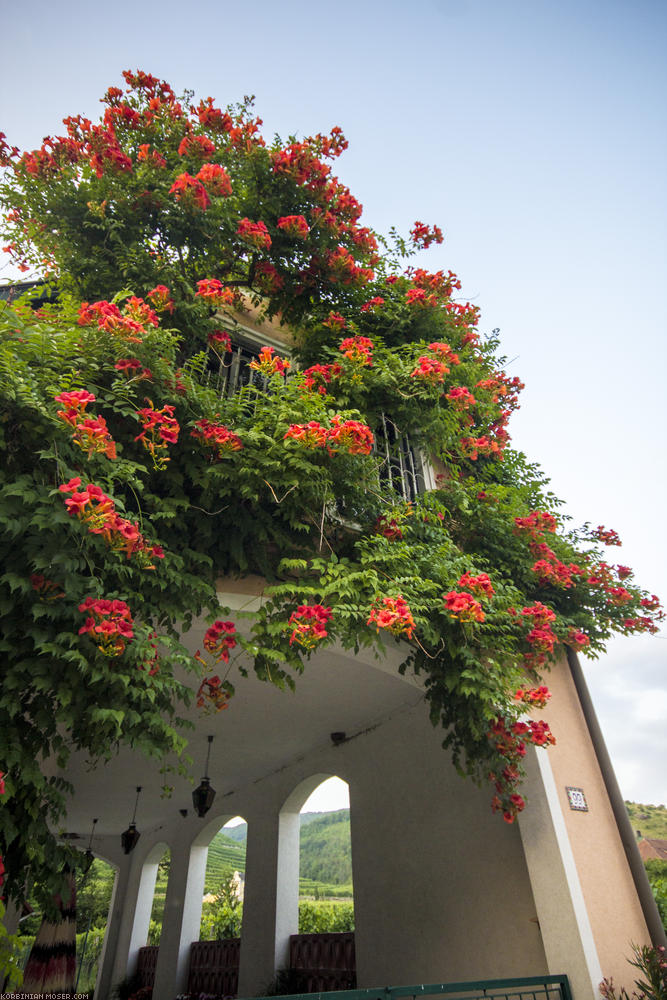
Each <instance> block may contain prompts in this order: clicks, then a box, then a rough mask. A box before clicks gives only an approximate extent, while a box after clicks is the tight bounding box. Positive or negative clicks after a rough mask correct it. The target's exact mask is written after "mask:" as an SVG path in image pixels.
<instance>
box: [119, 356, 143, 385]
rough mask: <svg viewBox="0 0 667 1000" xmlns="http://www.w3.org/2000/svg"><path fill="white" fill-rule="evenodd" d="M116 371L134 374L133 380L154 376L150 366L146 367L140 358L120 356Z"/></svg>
mask: <svg viewBox="0 0 667 1000" xmlns="http://www.w3.org/2000/svg"><path fill="white" fill-rule="evenodd" d="M114 368H115V369H116V371H119V372H124V373H125V375H130V376H132V380H133V381H140V380H141V379H148V380H149V381H150V379H152V378H153V373H152V372H151V370H150V368H144V367H143V365H142V364H141V361H139V359H138V358H120V359H119V360H118V361H117V362H116V364H115V365H114Z"/></svg>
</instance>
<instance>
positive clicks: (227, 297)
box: [195, 278, 236, 306]
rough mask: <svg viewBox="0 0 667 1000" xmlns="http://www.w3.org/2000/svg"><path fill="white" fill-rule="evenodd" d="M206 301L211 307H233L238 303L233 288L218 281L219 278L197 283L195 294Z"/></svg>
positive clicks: (204, 279)
mask: <svg viewBox="0 0 667 1000" xmlns="http://www.w3.org/2000/svg"><path fill="white" fill-rule="evenodd" d="M195 294H196V295H198V296H199V297H200V298H202V299H204V301H205V302H208V303H209V305H211V306H222V305H228V306H229V305H233V304H234V302H235V301H236V294H235V292H234V291H233V289H231V288H227V287H226V286H225V285H223V284H222V282H221V281H218V279H217V278H202V279H201V281H198V282H197V291H196V293H195Z"/></svg>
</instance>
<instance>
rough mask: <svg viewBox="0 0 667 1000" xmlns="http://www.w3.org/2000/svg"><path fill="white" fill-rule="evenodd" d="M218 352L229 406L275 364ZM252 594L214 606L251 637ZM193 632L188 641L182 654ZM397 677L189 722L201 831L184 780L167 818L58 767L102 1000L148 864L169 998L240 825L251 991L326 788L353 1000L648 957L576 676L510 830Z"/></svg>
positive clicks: (311, 683)
mask: <svg viewBox="0 0 667 1000" xmlns="http://www.w3.org/2000/svg"><path fill="white" fill-rule="evenodd" d="M251 319H252V318H251ZM235 336H236V337H237V349H236V351H235V352H234V355H233V359H234V360H233V361H232V365H231V366H230V367H229V369H228V370H227V373H226V377H227V378H229V380H230V383H231V388H232V389H233V388H234V386H235V385H236V384H238V381H239V380H242V379H243V378H244V377H245V374H246V372H249V369H248V368H247V358H248V356H249V355H250V354H252V351H253V349H255V348H256V347H257V346H258V345H259V344H261V343H266V342H267V340H268V342H269V343H271V342H274V343H276V344H277V345H279V344H280V337H279V336H278V332H277V331H276V330H275V329H271V328H266V327H264V328H262V327H258V325H257V324H254V325H253V324H252V323H251V321H250V320H248V322H247V323H246V324H244V325H242V327H241V328H240V329H239V330H235ZM250 374H252V373H251V372H250ZM384 446H385V447H386V448H387V455H388V458H389V462H388V463H387V466H388V467H389V468H390V469H393V470H395V472H396V475H397V481H398V482H399V483H400V485H401V489H402V490H403V491H404V492H403V495H404V496H406V497H408V496H409V495H410V491H411V490H413V489H415V488H416V485H415V484H417V486H420V488H424V485H428V483H426V482H425V479H426V476H427V472H419V471H417V464H418V463H414V462H413V463H412V464H411V460H409V445H406V444H405V442H396V441H390V440H389V438H388V437H386V438H385V442H384ZM406 456H407V458H406ZM420 476H421V477H422V482H421V484H420V483H419V478H420ZM264 589H265V582H264V581H263V580H262V579H261V578H258V577H247V578H245V579H240V580H236V579H234V580H232V579H221V580H220V581H219V585H218V592H219V599H220V603H221V605H223V606H225V607H230V608H231V609H232V610H233V612H234V613H235V615H239V614H241V613H245V614H246V615H248V616H252V613H253V611H256V610H257V608H258V607H259V606H260V605H261V602H262V601H263V600H264V599H265V598H264ZM237 620H239V619H237ZM247 620H248V621H250V620H251V618H248V619H247ZM239 627H242V626H241V625H239ZM203 631H204V626H203V625H200V626H199V627H198V628H195V629H193V630H192V631H191V632H190V633H188V635H187V637H186V638H187V642H188V644H189V645H190V648H191V650H192V651H193V652H194V650H195V649H197V648H198V647H201V645H202V636H203ZM403 658H404V657H403V655H402V652H401V648H400V646H399V645H398V644H395V643H394V642H393V640H390V641H389V642H388V644H387V651H386V654H385V655H384V656H383V657H381V658H377V657H376V656H375V654H374V653H372V652H368V651H364V650H362V651H360V652H359V653H357V654H356V655H355V654H353V653H351V652H349V651H344V650H343V649H340V648H336V647H329V648H327V649H326V650H323V651H322V652H320V653H318V654H316V655H314V656H313V658H312V660H311V662H310V664H309V667H308V669H307V671H306V672H305V674H304V676H303V677H302V678H300V679H299V682H298V684H297V690H296V692H295V693H294V694H292V693H289V692H281V691H278V690H277V689H275V688H274V687H273V686H270V685H266V684H262V683H261V682H260V681H259V680H257V678H256V677H255V676H254V674H251V675H250V676H249V678H248V679H247V680H246V681H245V682H244V683H242V684H239V685H238V690H237V694H236V696H235V699H234V701H233V705H232V707H231V708H230V710H229V711H227V712H224V713H220V714H218V715H216V716H210V717H207V718H205V719H203V720H202V718H201V717H200V715H199V713H198V712H197V711H196V710H192V711H191V718H192V720H193V722H196V730H195V731H194V734H193V736H192V738H191V739H190V753H191V755H192V757H193V759H194V761H195V764H194V774H195V776H196V774H197V768H203V764H204V760H205V759H206V751H207V744H208V741H207V737H208V736H211V735H212V736H214V740H213V743H212V744H211V761H210V767H209V769H208V773H209V775H210V778H211V782H212V785H213V787H214V788H215V789H216V793H217V794H216V798H215V801H214V804H213V806H212V808H211V809H210V811H209V812H208V813H207V814H206V816H205V818H204V819H200V818H199V817H197V816H196V815H195V814H194V812H193V809H192V805H191V790H192V789H191V785H189V784H188V783H187V781H185V780H184V779H168V780H169V781H173V783H174V790H173V794H172V795H171V797H170V798H163V797H162V795H161V789H162V785H163V782H164V780H165V779H164V777H163V775H162V774H161V769H160V762H151V761H146V760H144V759H143V758H140V757H138V756H137V755H136V754H134V753H132V751H131V750H129V749H127V748H125V749H122V750H121V751H120V753H119V754H118V756H117V757H116V758H114V759H113V760H112V761H110V762H109V763H108V764H100V765H99V766H98V767H97V768H96V769H94V770H90V769H89V767H88V765H87V762H86V761H85V760H84V759H83V758H80V759H76V758H73V759H72V761H71V764H70V767H69V770H68V778H69V779H70V780H71V781H72V782H73V784H74V785H75V789H76V792H75V795H74V797H73V799H72V801H71V803H70V806H69V810H68V815H67V820H66V829H67V832H68V833H69V834H70V835H72V834H78V836H79V837H80V839H81V841H82V843H85V842H86V841H87V836H88V831H89V829H90V823H91V820H92V817H97V818H98V823H97V826H96V832H95V837H94V840H93V850H94V852H95V853H96V854H97V855H99V856H101V857H103V858H105V859H107V860H108V861H110V862H111V863H112V864H114V865H115V866H116V867H117V870H118V875H117V879H116V886H115V890H114V895H113V900H112V905H111V911H110V919H109V924H108V930H107V937H106V943H105V949H104V954H103V958H102V962H101V966H100V974H99V980H98V989H97V991H96V996H97V997H98V998H99V1000H106V998H107V997H109V996H110V995H111V991H112V989H113V987H114V985H115V984H116V983H117V982H118V981H120V980H121V979H123V978H124V977H125V976H126V975H127V974H128V972H132V971H133V969H134V968H135V967H136V963H137V959H138V953H139V950H140V948H141V947H142V946H143V945H145V943H146V939H147V934H148V927H149V919H150V912H151V904H152V899H153V890H154V886H155V878H156V874H157V865H158V861H159V859H160V858H161V856H162V854H163V852H164V849H165V847H168V848H169V849H170V852H171V868H170V876H169V884H168V889H167V897H166V904H165V911H164V919H163V932H162V939H161V944H160V949H159V954H158V958H157V966H156V971H155V987H154V997H155V998H156V1000H172V998H174V997H175V996H176V995H177V994H179V993H182V992H183V991H184V989H185V986H186V982H187V971H188V962H189V956H190V945H191V943H192V942H193V941H196V940H197V939H198V936H199V924H200V916H201V905H202V896H203V886H204V874H205V868H206V854H207V848H208V845H209V843H210V841H211V840H212V838H213V836H214V835H215V833H217V831H218V830H219V829H220V827H221V826H222V825H223V824H224V823H225V822H226V820H228V819H230V818H232V817H234V816H242V817H243V818H244V819H245V820H246V821H247V823H248V853H247V869H246V882H245V900H244V925H243V934H242V943H241V950H240V971H239V995H240V996H251V995H258V994H260V995H261V994H262V993H263V992H265V990H266V987H267V984H268V983H269V982H270V981H271V980H272V979H273V978H274V976H275V973H276V970H277V969H279V968H281V967H284V966H285V964H286V963H287V958H288V944H289V938H290V935H291V934H293V933H295V932H296V929H297V918H298V839H299V810H300V808H301V806H302V805H303V803H304V802H305V800H306V799H307V797H308V796H309V794H310V793H311V791H312V790H313V789H314V788H315V787H316V786H317V785H318V784H319V783H320V782H321V781H322V780H323V779H324V778H326V777H329V776H331V775H337V776H339V777H341V778H343V779H344V780H345V781H346V782H347V783H348V785H349V788H350V811H351V836H352V863H353V873H354V886H355V912H356V931H355V943H356V968H357V982H358V985H359V986H360V987H364V986H368V987H371V986H378V985H383V984H390V985H402V984H405V985H407V984H417V983H433V982H461V981H468V980H480V979H498V978H516V977H530V976H538V977H539V976H547V975H558V974H566V975H567V976H568V977H569V980H570V984H571V986H572V989H573V993H574V997H575V1000H588V998H592V997H594V996H596V993H597V985H598V983H599V982H600V980H601V979H602V978H603V976H607V977H609V976H613V978H614V980H615V981H616V982H617V983H622V982H624V981H627V979H628V967H627V964H626V956H627V955H629V954H630V943H631V942H638V943H644V942H648V941H650V940H651V938H653V940H654V941H655V942H656V943H658V942H659V940H660V937H659V934H660V927H659V920H658V918H657V912H656V911H655V906H654V904H653V901H652V897H651V896H650V890H649V889H648V885H647V883H646V880H645V875H644V872H643V867H642V865H641V860H640V858H639V855H638V853H637V849H636V846H635V843H634V837H633V835H632V830H631V829H630V824H629V821H628V820H627V817H625V810H624V806H623V803H622V800H621V798H620V795H619V794H618V790H617V789H616V788H615V782H614V779H613V773H612V772H611V768H610V766H609V762H608V758H607V757H606V753H605V750H604V745H603V743H602V740H601V736H600V734H599V730H598V728H597V724H596V722H595V716H594V712H593V710H592V706H591V704H590V699H589V698H588V695H587V692H586V688H585V684H584V682H583V678H582V675H581V671H580V669H579V666H578V663H577V661H576V657H574V656H572V657H570V658H568V659H565V658H563V659H561V660H560V661H559V662H558V663H557V664H556V666H555V667H554V669H553V670H552V673H551V677H550V687H551V689H552V691H553V695H554V697H553V701H552V703H551V706H550V712H549V717H550V721H551V725H552V728H553V730H554V732H555V734H556V736H557V738H558V745H557V746H556V747H555V748H553V749H551V750H549V751H548V753H547V752H544V751H540V750H537V751H535V750H529V752H528V754H529V755H528V758H527V770H528V780H527V782H526V785H525V789H526V793H527V797H528V799H529V806H528V808H527V809H526V811H525V812H524V813H523V814H522V815H521V817H520V820H519V822H518V824H515V825H512V826H508V825H505V824H503V823H502V821H501V820H500V819H499V817H494V816H493V815H492V814H491V812H490V810H489V803H488V791H487V789H478V788H476V787H475V786H474V785H472V784H471V783H470V782H464V781H462V780H461V779H460V777H459V776H458V774H457V772H456V770H455V768H454V767H453V765H452V764H451V761H450V759H449V756H448V755H447V754H446V753H444V752H443V750H442V748H441V745H440V744H441V739H442V734H441V732H440V731H438V730H437V729H434V728H433V727H432V726H431V724H430V722H429V715H428V708H427V705H426V701H425V695H424V689H423V687H422V684H421V681H420V680H419V678H415V677H414V676H411V675H409V674H405V675H400V674H399V673H398V671H397V667H398V666H399V664H400V663H401V661H402V660H403ZM332 734H336V735H335V738H332ZM167 763H168V762H167ZM137 786H140V787H141V788H142V792H141V795H140V798H139V806H138V812H137V817H136V820H137V827H138V829H139V831H140V833H141V836H140V839H139V841H138V843H137V845H136V846H135V847H134V849H133V850H132V851H131V853H129V854H124V853H123V851H122V849H121V842H120V833H121V831H122V830H124V829H125V827H126V826H127V824H128V821H129V820H130V817H131V815H132V808H133V804H134V799H135V788H136V787H137ZM186 811H187V812H186ZM184 812H186V815H183V813H184ZM624 817H625V820H624ZM406 844H419V850H418V852H416V853H414V854H408V853H407V852H406V850H405V845H406ZM396 858H400V859H401V864H400V866H397V865H396ZM642 879H643V880H644V881H642ZM651 907H653V909H651ZM656 921H657V923H656Z"/></svg>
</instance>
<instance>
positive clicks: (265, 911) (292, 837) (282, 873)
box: [239, 805, 299, 996]
mask: <svg viewBox="0 0 667 1000" xmlns="http://www.w3.org/2000/svg"><path fill="white" fill-rule="evenodd" d="M247 820H248V846H247V852H246V881H245V890H244V899H243V931H242V935H241V959H240V969H239V996H257V995H261V993H262V992H263V991H264V990H265V989H266V987H267V986H268V985H269V983H270V982H271V981H272V980H273V979H274V977H275V974H276V970H277V969H279V968H285V967H286V966H287V963H288V961H289V937H290V934H296V933H297V931H298V926H299V813H298V811H297V812H294V811H291V810H285V811H283V812H282V813H279V812H278V810H277V808H275V806H274V807H273V808H271V807H269V806H268V805H267V808H266V809H262V810H261V811H260V810H258V811H257V812H255V813H252V814H250V815H248V816H247Z"/></svg>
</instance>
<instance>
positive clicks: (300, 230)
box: [277, 215, 310, 240]
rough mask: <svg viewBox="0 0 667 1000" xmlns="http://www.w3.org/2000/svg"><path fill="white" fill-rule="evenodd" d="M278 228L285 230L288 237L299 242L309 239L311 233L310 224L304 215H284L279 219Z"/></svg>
mask: <svg viewBox="0 0 667 1000" xmlns="http://www.w3.org/2000/svg"><path fill="white" fill-rule="evenodd" d="M277 226H278V229H282V230H284V231H285V232H286V233H287V235H288V236H293V237H294V238H295V239H299V240H305V239H307V237H308V234H309V233H310V229H309V227H308V223H307V222H306V220H305V219H304V217H303V215H284V216H283V217H282V218H280V219H278V222H277Z"/></svg>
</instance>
